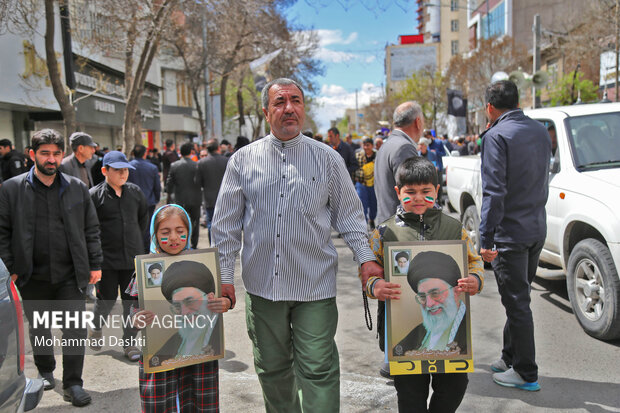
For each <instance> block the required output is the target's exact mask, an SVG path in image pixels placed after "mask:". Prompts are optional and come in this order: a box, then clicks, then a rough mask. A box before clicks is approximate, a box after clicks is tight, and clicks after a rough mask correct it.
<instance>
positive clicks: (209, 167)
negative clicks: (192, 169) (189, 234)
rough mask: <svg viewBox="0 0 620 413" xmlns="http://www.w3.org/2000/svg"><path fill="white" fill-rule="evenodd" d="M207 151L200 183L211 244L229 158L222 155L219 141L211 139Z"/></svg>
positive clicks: (199, 168)
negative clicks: (218, 200)
mask: <svg viewBox="0 0 620 413" xmlns="http://www.w3.org/2000/svg"><path fill="white" fill-rule="evenodd" d="M207 151H208V152H209V155H207V157H206V158H202V159H201V160H200V162H198V183H199V184H200V186H201V187H202V196H203V199H204V206H205V218H206V223H207V230H208V231H209V242H211V220H212V219H213V213H214V211H215V201H217V195H218V194H219V193H220V186H221V185H222V179H223V178H224V173H225V172H226V165H227V164H228V159H229V158H228V157H226V156H224V155H222V153H221V149H220V145H219V144H218V142H217V139H211V140H210V141H209V142H207Z"/></svg>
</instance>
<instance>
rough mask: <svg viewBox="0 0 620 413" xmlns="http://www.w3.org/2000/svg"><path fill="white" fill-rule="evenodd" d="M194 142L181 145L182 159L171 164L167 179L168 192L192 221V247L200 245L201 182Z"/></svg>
mask: <svg viewBox="0 0 620 413" xmlns="http://www.w3.org/2000/svg"><path fill="white" fill-rule="evenodd" d="M193 152H194V144H193V143H191V142H185V143H184V144H183V145H181V159H179V160H178V161H176V162H174V163H173V164H172V165H171V166H170V172H169V173H168V179H167V180H166V192H168V194H169V196H170V194H172V195H173V196H174V202H176V203H177V204H179V205H181V206H182V207H183V209H185V211H187V213H188V214H189V218H190V220H191V223H192V228H193V231H192V238H191V240H190V241H191V247H192V248H194V249H195V248H196V247H197V246H198V235H199V234H198V232H199V230H200V204H201V203H202V199H201V196H200V184H199V183H198V163H197V162H194V161H193V160H192V158H191V157H192V154H193Z"/></svg>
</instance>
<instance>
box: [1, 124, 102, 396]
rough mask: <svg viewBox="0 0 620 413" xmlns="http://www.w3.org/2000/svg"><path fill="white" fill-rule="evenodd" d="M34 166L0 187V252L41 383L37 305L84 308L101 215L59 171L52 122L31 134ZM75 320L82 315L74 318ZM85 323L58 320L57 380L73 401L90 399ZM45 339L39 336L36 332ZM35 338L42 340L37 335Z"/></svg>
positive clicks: (43, 369) (81, 187) (43, 351)
mask: <svg viewBox="0 0 620 413" xmlns="http://www.w3.org/2000/svg"><path fill="white" fill-rule="evenodd" d="M31 146H32V149H31V150H30V156H31V158H32V159H34V161H35V167H34V168H33V169H31V170H30V172H28V173H26V174H22V175H19V176H17V177H14V178H12V179H9V180H8V181H6V182H4V184H3V185H2V187H0V258H2V261H4V263H5V265H6V266H7V268H8V270H9V272H10V273H11V274H12V275H11V276H12V278H13V279H14V281H15V283H16V285H17V287H18V288H19V291H20V293H21V296H22V299H23V304H24V312H25V314H26V318H27V319H28V321H29V324H30V342H31V344H32V348H33V355H34V362H35V365H36V367H37V369H38V370H39V374H40V376H41V377H42V378H43V380H44V385H45V389H46V390H50V389H53V388H54V386H55V385H56V382H55V379H54V374H53V372H54V369H55V368H56V360H55V358H54V347H53V346H52V345H48V344H46V343H50V342H52V333H51V331H50V329H49V328H45V326H41V325H39V326H38V327H37V328H35V327H34V319H33V315H34V312H35V311H38V312H43V311H50V310H55V311H69V312H71V314H73V312H78V313H83V312H84V311H85V310H86V302H85V300H84V292H85V290H86V286H87V285H88V284H94V283H96V282H98V281H99V280H100V279H101V261H102V254H101V243H100V241H99V221H98V219H97V213H96V211H95V207H94V206H93V203H92V201H91V199H90V196H89V194H88V188H87V187H86V185H85V184H84V183H83V182H82V181H81V180H80V179H77V178H74V177H72V176H69V175H66V174H64V173H60V172H59V167H60V163H61V161H62V157H63V154H64V140H63V138H62V136H60V134H59V133H58V132H56V131H54V130H52V129H43V130H40V131H37V132H35V133H34V134H33V136H32V142H31ZM78 324H79V322H78ZM86 334H87V333H86V329H85V328H80V327H79V326H76V325H75V324H74V323H67V325H64V328H62V337H63V339H66V340H70V341H67V343H68V344H67V345H66V346H64V347H63V349H62V352H63V357H62V364H63V374H62V387H63V393H64V399H65V400H66V401H69V402H71V403H72V404H73V405H74V406H85V405H87V404H89V403H90V402H91V397H90V395H89V394H88V393H87V392H86V391H84V389H83V384H84V383H83V381H82V368H83V366H84V345H83V344H80V342H83V341H81V340H84V339H85V338H86ZM41 339H42V341H43V344H41V342H40V341H39V340H41ZM38 341H39V342H38Z"/></svg>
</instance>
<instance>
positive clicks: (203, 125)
mask: <svg viewBox="0 0 620 413" xmlns="http://www.w3.org/2000/svg"><path fill="white" fill-rule="evenodd" d="M205 93H207V87H206V86H205ZM192 96H193V97H194V102H196V112H198V122H200V131H201V133H202V140H203V141H205V140H207V122H205V118H204V115H203V114H202V107H201V106H200V101H199V100H198V88H196V87H192Z"/></svg>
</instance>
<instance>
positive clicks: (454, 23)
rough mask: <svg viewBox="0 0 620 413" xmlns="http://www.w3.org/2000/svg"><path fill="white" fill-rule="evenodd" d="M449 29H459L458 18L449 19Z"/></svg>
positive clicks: (455, 30)
mask: <svg viewBox="0 0 620 413" xmlns="http://www.w3.org/2000/svg"><path fill="white" fill-rule="evenodd" d="M450 30H451V31H453V32H458V31H459V21H458V20H451V21H450Z"/></svg>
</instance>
